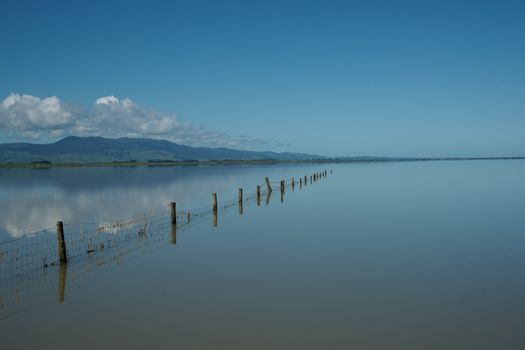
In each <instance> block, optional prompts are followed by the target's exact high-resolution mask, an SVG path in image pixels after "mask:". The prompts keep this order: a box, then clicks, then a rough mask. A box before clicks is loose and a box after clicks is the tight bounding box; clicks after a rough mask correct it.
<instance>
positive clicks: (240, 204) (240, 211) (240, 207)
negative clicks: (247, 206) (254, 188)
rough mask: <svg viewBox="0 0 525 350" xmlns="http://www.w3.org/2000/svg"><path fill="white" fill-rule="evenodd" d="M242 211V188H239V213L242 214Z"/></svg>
mask: <svg viewBox="0 0 525 350" xmlns="http://www.w3.org/2000/svg"><path fill="white" fill-rule="evenodd" d="M243 212H244V208H243V204H242V188H239V215H242V214H243Z"/></svg>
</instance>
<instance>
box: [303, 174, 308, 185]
mask: <svg viewBox="0 0 525 350" xmlns="http://www.w3.org/2000/svg"><path fill="white" fill-rule="evenodd" d="M307 184H308V177H307V176H306V175H305V176H304V185H305V186H306V185H307Z"/></svg>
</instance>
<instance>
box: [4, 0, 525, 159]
mask: <svg viewBox="0 0 525 350" xmlns="http://www.w3.org/2000/svg"><path fill="white" fill-rule="evenodd" d="M0 33H2V42H1V53H0V98H1V99H3V98H4V97H5V96H7V95H8V94H10V93H12V92H18V93H26V94H31V95H34V96H39V97H47V96H50V95H56V96H58V97H59V98H60V99H62V100H64V101H68V102H73V103H77V104H79V105H85V106H88V105H91V104H92V103H93V101H94V100H95V99H97V98H98V97H100V96H106V95H115V96H118V97H120V98H124V97H128V98H130V99H132V100H134V101H136V102H137V103H139V104H140V105H144V106H147V107H150V108H153V109H156V110H159V111H163V112H175V113H177V115H178V116H179V118H180V119H181V120H184V121H189V122H191V123H193V124H195V125H206V127H207V128H209V129H211V130H219V131H224V132H227V133H230V134H239V135H240V134H246V135H249V136H251V137H262V138H267V139H271V140H276V141H280V142H283V143H290V146H289V147H285V148H281V149H279V148H278V147H273V148H274V149H278V150H287V151H304V152H312V153H318V154H324V155H332V156H339V155H376V156H382V155H384V156H503V155H525V137H524V135H525V1H504V0H502V1H459V0H458V1H355V2H354V1H297V2H292V1H286V2H285V1H275V2H274V1H195V0H193V1H166V2H157V1H143V2H139V1H121V2H115V1H82V2H81V1H23V0H17V1H4V0H2V2H1V4H0ZM0 141H6V140H5V137H4V139H2V138H1V136H0Z"/></svg>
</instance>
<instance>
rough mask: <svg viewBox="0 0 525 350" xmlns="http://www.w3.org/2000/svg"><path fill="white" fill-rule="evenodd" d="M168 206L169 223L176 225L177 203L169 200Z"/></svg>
mask: <svg viewBox="0 0 525 350" xmlns="http://www.w3.org/2000/svg"><path fill="white" fill-rule="evenodd" d="M170 207H171V224H172V225H177V203H175V202H171V203H170Z"/></svg>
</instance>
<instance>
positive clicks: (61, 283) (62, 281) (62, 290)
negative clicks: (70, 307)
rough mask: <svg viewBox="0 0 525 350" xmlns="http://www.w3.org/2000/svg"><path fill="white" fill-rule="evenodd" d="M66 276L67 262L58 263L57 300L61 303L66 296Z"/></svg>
mask: <svg viewBox="0 0 525 350" xmlns="http://www.w3.org/2000/svg"><path fill="white" fill-rule="evenodd" d="M66 278H67V264H60V265H59V267H58V290H57V301H58V302H59V303H63V302H64V300H65V296H66Z"/></svg>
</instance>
